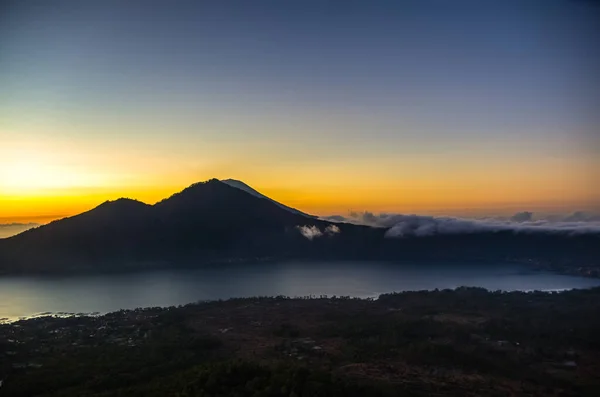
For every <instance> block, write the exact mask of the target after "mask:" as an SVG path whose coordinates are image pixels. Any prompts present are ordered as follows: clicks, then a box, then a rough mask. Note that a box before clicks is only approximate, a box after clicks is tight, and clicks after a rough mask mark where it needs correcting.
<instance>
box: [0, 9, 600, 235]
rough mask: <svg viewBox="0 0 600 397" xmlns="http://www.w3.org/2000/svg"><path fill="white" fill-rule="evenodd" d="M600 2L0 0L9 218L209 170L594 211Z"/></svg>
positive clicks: (378, 207) (423, 198)
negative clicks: (598, 4)
mask: <svg viewBox="0 0 600 397" xmlns="http://www.w3.org/2000/svg"><path fill="white" fill-rule="evenodd" d="M599 21H600V7H598V6H597V5H594V2H588V1H581V0H580V1H576V0H539V1H534V0H518V1H508V0H502V1H484V0H478V1H475V0H472V1H458V0H455V1H445V0H438V1H434V0H430V1H428V0H418V1H417V0H414V1H400V0H397V1H351V0H345V1H311V0H303V1H261V0H255V1H241V0H240V1H166V0H165V1H116V0H102V1H79V0H73V1H61V0H57V1H30V0H23V1H16V0H15V1H12V2H11V1H3V2H1V5H0V223H1V221H2V219H4V220H7V221H32V220H49V219H53V218H56V217H60V216H64V215H70V214H74V213H77V212H80V211H83V210H86V209H89V208H92V207H94V206H95V205H97V204H99V203H100V202H102V201H104V200H107V199H115V198H118V197H121V196H126V197H133V198H138V199H140V200H142V201H145V202H149V203H153V202H155V201H157V200H159V199H160V198H163V197H165V196H168V195H170V194H172V193H174V192H175V191H177V190H180V189H181V188H183V187H185V186H187V185H189V184H191V183H193V182H196V181H200V180H206V179H209V178H212V177H216V178H235V179H241V180H243V181H245V182H246V183H248V184H250V185H252V186H253V187H254V188H256V189H258V190H260V191H261V192H263V193H265V194H267V195H269V196H271V197H273V198H274V199H276V200H279V201H282V202H284V203H286V204H288V205H291V206H294V207H297V208H299V209H301V210H303V211H307V212H311V213H316V214H324V215H325V214H333V213H345V212H347V211H348V210H349V209H354V210H371V211H388V212H389V211H393V212H404V213H406V212H419V213H434V212H437V213H448V214H452V213H457V212H460V211H463V212H464V211H479V212H489V213H492V212H498V211H508V212H511V211H512V212H514V211H515V210H523V209H528V210H543V209H560V210H564V211H574V210H583V209H590V208H597V207H598V203H600V189H598V188H597V182H598V176H599V173H598V170H600V151H599V149H600V144H599V141H598V132H599V130H600V117H599V115H598V112H597V110H598V109H600V99H599V97H598V95H599V90H598V87H600V85H599V79H598V77H599V76H598V74H599V73H598V72H599V71H600V45H599V43H598V39H597V38H598V37H600V22H599Z"/></svg>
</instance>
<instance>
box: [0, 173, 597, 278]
mask: <svg viewBox="0 0 600 397" xmlns="http://www.w3.org/2000/svg"><path fill="white" fill-rule="evenodd" d="M234 185H235V186H234ZM385 233H386V229H384V228H372V227H368V226H361V225H354V224H349V223H337V224H336V223H331V222H328V221H325V220H320V219H317V218H314V217H312V216H310V215H306V214H304V213H302V212H300V211H298V210H295V209H293V208H289V207H287V206H285V205H283V204H280V203H277V202H275V201H273V200H271V199H269V198H268V197H265V196H263V195H262V194H260V193H258V192H256V191H255V190H253V189H252V188H250V187H248V186H247V185H245V184H244V183H243V182H239V181H231V180H228V181H223V182H221V181H219V180H216V179H212V180H210V181H207V182H203V183H196V184H194V185H191V186H190V187H188V188H186V189H184V190H183V191H181V192H179V193H176V194H174V195H173V196H171V197H169V198H167V199H165V200H162V201H160V202H158V203H156V204H155V205H148V204H145V203H142V202H139V201H136V200H131V199H119V200H116V201H107V202H105V203H103V204H101V205H99V206H98V207H96V208H94V209H92V210H90V211H87V212H84V213H82V214H79V215H76V216H73V217H70V218H65V219H61V220H58V221H54V222H52V223H50V224H48V225H45V226H40V227H37V228H34V229H30V230H27V231H25V232H23V233H21V234H18V235H16V236H13V237H10V238H6V239H0V273H31V272H57V271H85V270H90V269H93V270H105V269H106V270H108V269H110V270H114V269H127V268H144V269H146V268H149V267H154V266H174V265H178V266H179V265H190V266H196V265H198V264H202V263H218V262H222V261H232V260H233V261H252V260H256V259H258V258H261V259H265V258H271V259H286V258H293V259H346V260H348V259H363V260H411V261H423V260H440V261H445V260H480V261H487V260H490V261H499V260H514V259H519V260H531V261H534V262H535V261H560V262H561V263H571V264H574V265H577V264H589V263H591V262H598V261H599V260H600V235H598V234H596V235H589V234H588V235H580V236H570V235H560V234H544V233H539V234H531V233H530V234H528V233H512V232H506V231H504V232H486V233H472V234H460V235H435V236H429V237H407V238H398V239H394V238H391V239H390V238H385Z"/></svg>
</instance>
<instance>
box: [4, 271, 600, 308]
mask: <svg viewBox="0 0 600 397" xmlns="http://www.w3.org/2000/svg"><path fill="white" fill-rule="evenodd" d="M460 286H475V287H483V288H487V289H490V290H506V291H511V290H522V291H528V290H546V291H549V290H563V289H572V288H590V287H593V286H600V280H598V279H590V278H584V277H576V276H565V275H558V274H554V273H548V272H538V271H532V270H531V269H529V268H527V267H525V266H518V265H507V264H500V263H499V264H498V265H489V264H486V265H481V264H479V265H478V264H475V263H473V264H471V263H451V264H449V263H438V264H427V265H424V264H415V263H384V262H310V263H306V262H280V263H263V264H251V265H250V264H226V265H220V266H213V267H206V268H198V269H177V270H167V271H152V272H144V273H131V274H103V275H85V276H61V277H3V278H0V319H2V318H8V319H17V318H19V317H25V316H32V315H36V314H40V313H60V312H68V313H92V312H100V313H106V312H110V311H115V310H119V309H133V308H136V307H149V306H171V305H180V304H186V303H190V302H196V301H199V300H215V299H227V298H231V297H249V296H275V295H286V296H308V295H317V296H318V295H329V296H331V295H337V296H352V297H361V298H367V297H377V296H378V295H379V294H382V293H387V292H394V291H396V292H399V291H406V290H424V289H427V290H431V289H435V288H439V289H443V288H456V287H460Z"/></svg>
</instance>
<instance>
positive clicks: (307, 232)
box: [296, 225, 340, 240]
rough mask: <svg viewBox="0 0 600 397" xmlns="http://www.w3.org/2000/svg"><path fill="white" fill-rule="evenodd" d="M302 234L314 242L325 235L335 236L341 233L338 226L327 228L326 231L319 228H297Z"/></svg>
mask: <svg viewBox="0 0 600 397" xmlns="http://www.w3.org/2000/svg"><path fill="white" fill-rule="evenodd" d="M296 228H297V229H298V231H299V232H300V234H302V235H303V236H304V237H306V238H307V239H309V240H313V239H315V238H317V237H321V236H324V235H327V236H333V235H334V234H338V233H340V228H339V227H338V226H336V225H329V226H327V227H326V228H325V229H324V231H321V229H319V228H318V227H317V226H314V225H312V226H296Z"/></svg>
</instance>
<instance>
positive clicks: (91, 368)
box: [0, 288, 600, 397]
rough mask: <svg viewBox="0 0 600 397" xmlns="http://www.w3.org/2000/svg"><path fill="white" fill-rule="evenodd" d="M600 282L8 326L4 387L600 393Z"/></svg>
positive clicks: (251, 301)
mask: <svg viewBox="0 0 600 397" xmlns="http://www.w3.org/2000/svg"><path fill="white" fill-rule="evenodd" d="M598 313H600V288H596V289H589V290H572V291H568V292H561V293H542V292H530V293H524V292H510V293H503V292H488V291H486V290H483V289H479V288H459V289H457V290H443V291H429V292H426V291H424V292H404V293H400V294H388V295H382V296H381V297H380V298H379V299H378V300H360V299H349V298H310V299H288V298H283V297H277V298H248V299H231V300H227V301H215V302H206V303H198V304H190V305H186V306H183V307H178V308H148V309H138V310H133V311H119V312H115V313H110V314H107V315H104V316H98V317H85V316H83V317H71V318H55V317H43V318H38V319H32V320H26V321H19V322H16V323H12V324H5V325H0V380H2V382H0V395H2V396H4V395H5V396H12V397H18V396H28V397H29V396H47V397H49V396H56V397H58V396H64V397H67V396H286V397H287V396H330V397H335V396H444V395H451V396H481V395H486V396H533V395H536V396H598V395H600V377H598V374H600V338H599V335H600V316H598Z"/></svg>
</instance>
